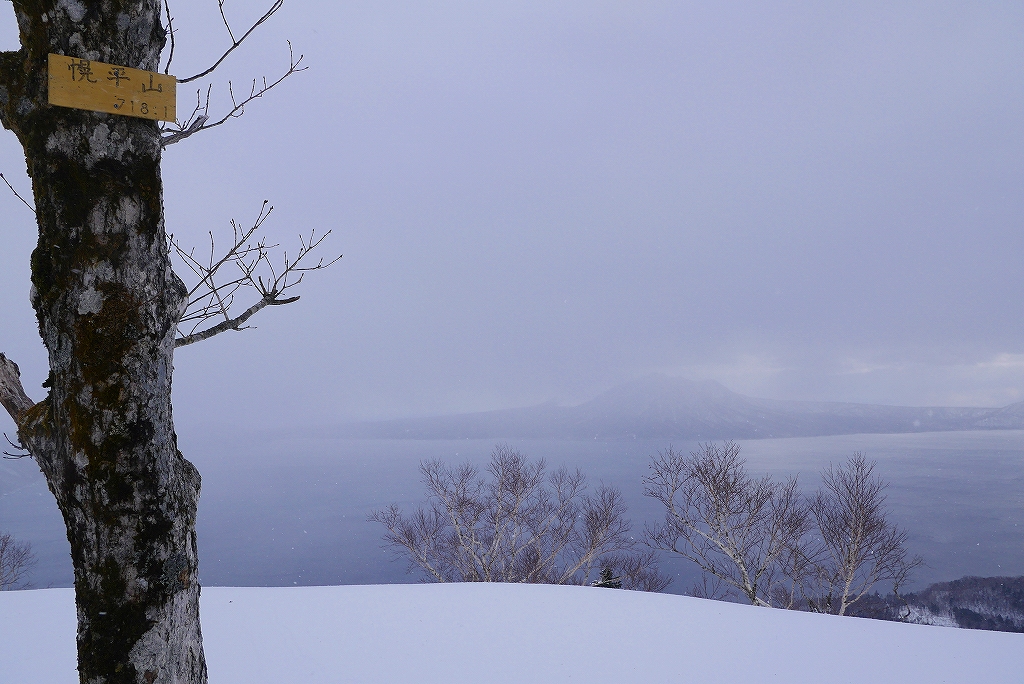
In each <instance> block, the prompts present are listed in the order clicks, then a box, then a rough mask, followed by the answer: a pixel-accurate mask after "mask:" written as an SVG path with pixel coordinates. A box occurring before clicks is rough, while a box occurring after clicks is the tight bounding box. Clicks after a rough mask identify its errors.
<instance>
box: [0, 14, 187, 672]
mask: <svg viewBox="0 0 1024 684" xmlns="http://www.w3.org/2000/svg"><path fill="white" fill-rule="evenodd" d="M160 10H161V3H160V2H159V0H14V11H15V13H16V15H17V20H18V27H19V30H20V37H21V46H22V47H21V49H20V50H19V51H17V52H7V53H3V54H2V55H0V121H2V123H3V125H4V127H5V128H7V129H9V130H11V131H13V132H14V133H15V134H16V135H17V136H18V139H19V140H20V141H21V144H22V145H23V147H24V150H25V159H26V161H27V165H28V173H29V175H30V176H31V178H32V187H33V194H34V198H35V206H36V217H37V221H38V226H39V242H38V245H37V247H36V249H35V250H34V251H33V253H32V291H31V298H32V306H33V308H34V309H35V311H36V316H37V320H38V323H39V332H40V334H41V336H42V338H43V342H44V344H45V345H46V349H47V351H48V353H49V362H50V371H51V372H50V379H49V381H48V383H47V384H48V385H49V388H50V390H49V396H48V397H47V398H46V399H45V400H44V401H42V402H40V403H38V404H35V405H32V403H31V401H30V400H28V398H27V396H25V394H24V391H22V390H21V388H20V383H17V373H16V367H14V368H12V366H13V364H11V363H10V362H8V361H7V360H6V359H3V366H4V369H6V370H7V375H8V376H11V375H12V374H13V377H14V382H15V383H16V384H17V385H18V387H17V388H16V390H17V391H15V390H12V389H10V388H9V387H8V385H10V384H11V383H10V382H7V383H6V384H5V383H0V385H3V387H4V388H5V392H4V399H5V401H4V405H5V406H6V407H7V408H8V410H9V411H10V412H11V414H12V416H13V417H14V418H15V421H16V423H17V425H18V428H19V432H18V434H19V437H20V439H21V440H22V443H23V444H24V445H25V447H26V448H27V449H28V450H29V451H30V452H31V453H32V456H33V457H34V458H35V459H36V461H37V462H38V464H39V467H40V469H41V470H42V471H43V473H44V475H45V476H46V481H47V483H48V485H49V488H50V490H51V491H52V492H53V494H54V496H55V497H56V499H57V504H58V506H59V507H60V510H61V512H62V513H63V516H64V521H65V523H66V524H67V532H68V539H69V540H70V542H71V555H72V560H73V563H74V570H75V596H76V603H77V608H78V662H79V676H80V680H81V682H83V683H85V682H88V683H89V684H98V683H115V682H117V683H121V682H131V683H138V684H156V683H161V682H176V683H178V684H186V683H187V684H192V683H200V682H205V681H206V664H205V659H204V656H203V648H202V636H201V633H200V628H199V584H198V582H197V557H196V538H195V514H196V504H197V501H198V497H199V474H198V472H197V471H196V469H195V468H194V467H193V466H192V464H190V463H189V462H188V461H186V460H185V458H184V457H183V456H182V455H181V453H180V452H179V451H178V449H177V446H176V438H175V434H174V426H173V423H172V420H171V370H172V354H173V350H174V337H175V332H176V325H177V322H178V320H179V318H180V317H181V313H182V309H183V306H184V305H185V303H186V301H185V299H186V296H185V295H186V292H185V288H184V286H183V285H182V283H181V281H180V280H179V279H178V277H177V276H176V275H175V274H174V273H173V272H172V271H171V265H170V261H169V257H168V246H167V240H166V238H165V233H164V221H163V198H162V186H161V178H160V149H161V148H160V138H159V133H158V130H157V126H156V123H155V122H153V121H148V120H144V119H136V118H130V117H124V116H114V115H108V114H101V113H94V112H87V111H81V110H75V109H66V108H61V107H53V106H50V105H48V104H47V81H46V65H47V54H48V53H50V52H53V53H57V54H63V55H69V56H72V57H76V58H83V59H90V60H97V61H101V62H106V63H110V64H117V65H122V66H128V67H134V68H138V69H147V70H150V71H155V70H157V69H158V63H159V57H160V52H161V49H162V48H163V45H164V40H165V37H166V35H165V30H164V28H163V27H162V25H161V22H160ZM0 358H2V357H0ZM7 380H10V377H7ZM19 392H20V395H19Z"/></svg>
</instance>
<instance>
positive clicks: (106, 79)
mask: <svg viewBox="0 0 1024 684" xmlns="http://www.w3.org/2000/svg"><path fill="white" fill-rule="evenodd" d="M48 66H49V73H48V81H49V88H50V92H49V99H50V104H52V105H58V106H60V107H71V108H73V109H88V110H89V111H93V112H106V113H107V114H121V115H123V116H137V117H140V118H142V119H154V120H156V121H174V120H175V111H174V103H175V92H176V87H177V85H178V79H176V78H175V77H174V76H168V75H166V74H159V73H156V72H154V71H143V70H141V69H129V68H128V67H123V66H115V65H113V64H104V63H103V62H95V61H92V60H88V59H78V58H77V57H65V56H64V55H54V54H51V55H50V59H49V65H48Z"/></svg>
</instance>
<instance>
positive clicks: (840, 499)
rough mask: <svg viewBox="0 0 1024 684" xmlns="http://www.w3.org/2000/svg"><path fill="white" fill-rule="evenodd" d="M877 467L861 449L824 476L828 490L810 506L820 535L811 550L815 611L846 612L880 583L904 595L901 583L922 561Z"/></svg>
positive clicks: (810, 597)
mask: <svg viewBox="0 0 1024 684" xmlns="http://www.w3.org/2000/svg"><path fill="white" fill-rule="evenodd" d="M874 469H875V464H874V463H873V462H871V461H869V460H868V459H867V458H865V457H864V455H863V454H862V453H859V452H858V453H855V454H854V455H853V456H852V457H851V458H850V459H849V460H848V461H847V463H846V465H844V466H842V465H841V466H838V467H832V466H830V467H829V469H828V470H827V471H825V473H824V475H823V476H822V489H821V490H820V491H818V493H817V494H816V495H815V497H814V499H813V500H812V502H811V506H810V510H811V515H812V517H813V519H814V522H815V527H816V531H817V534H818V539H817V540H816V541H815V542H814V543H815V545H816V547H812V550H811V551H810V553H809V554H808V556H809V558H810V559H811V562H810V564H809V567H808V571H809V572H810V573H811V576H810V579H811V580H812V585H811V587H812V588H811V590H810V592H809V595H808V597H807V601H808V607H809V608H810V609H811V610H813V611H816V612H823V613H834V614H836V615H845V614H846V612H847V610H848V609H849V608H850V606H852V605H853V604H855V603H856V602H857V601H858V600H859V599H860V598H861V597H863V596H864V595H865V594H867V593H868V592H869V591H870V590H871V589H872V588H873V587H874V586H875V585H877V584H878V583H880V582H890V583H892V584H893V586H894V590H895V591H896V593H897V596H898V595H899V593H898V592H899V587H900V585H902V584H903V583H905V582H906V579H907V576H908V574H909V573H910V572H911V571H912V570H913V569H914V568H916V567H918V566H919V565H921V563H922V559H921V558H920V557H919V556H913V557H911V556H910V554H909V552H908V551H907V548H906V542H907V533H906V532H905V531H903V530H902V529H900V528H899V527H898V526H896V525H895V524H893V523H892V522H890V521H889V519H888V516H887V510H886V506H885V490H886V488H887V487H888V485H887V484H886V483H885V482H884V481H883V480H882V479H881V478H880V477H878V476H877V475H875V474H874Z"/></svg>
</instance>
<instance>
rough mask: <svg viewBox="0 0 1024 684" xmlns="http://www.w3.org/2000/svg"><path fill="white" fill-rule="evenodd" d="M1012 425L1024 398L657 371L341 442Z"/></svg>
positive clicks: (366, 429) (375, 427)
mask: <svg viewBox="0 0 1024 684" xmlns="http://www.w3.org/2000/svg"><path fill="white" fill-rule="evenodd" d="M1007 429H1024V402H1021V403H1017V404H1011V405H1010V406H1006V407H1004V408H948V407H923V408H916V407H906V406H879V405H873V404H846V403H839V402H811V401H779V400H773V399H755V398H752V397H746V396H743V395H741V394H737V393H735V392H732V391H730V390H729V389H727V388H725V387H724V386H722V385H721V384H719V383H717V382H714V381H711V380H704V381H692V380H685V379H683V378H670V377H666V376H664V375H652V376H648V377H646V378H642V379H640V380H635V381H633V382H628V383H626V384H624V385H619V386H618V387H613V388H612V389H610V390H608V391H607V392H605V393H604V394H601V395H600V396H598V397H597V398H595V399H592V400H590V401H588V402H585V403H583V404H580V405H578V406H568V407H567V406H557V405H555V404H554V403H547V404H540V405H538V406H529V407H524V408H515V409H505V410H501V411H485V412H481V413H463V414H458V415H449V416H437V417H429V418H409V419H396V420H386V421H372V422H360V423H350V424H347V425H343V426H341V427H340V429H339V430H340V433H341V436H346V437H362V438H382V439H502V438H504V439H595V438H596V439H623V438H628V439H631V438H641V439H751V438H758V437H812V436H821V435H844V434H857V433H901V432H937V431H952V430H1007Z"/></svg>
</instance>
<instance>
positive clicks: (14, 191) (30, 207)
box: [0, 173, 36, 214]
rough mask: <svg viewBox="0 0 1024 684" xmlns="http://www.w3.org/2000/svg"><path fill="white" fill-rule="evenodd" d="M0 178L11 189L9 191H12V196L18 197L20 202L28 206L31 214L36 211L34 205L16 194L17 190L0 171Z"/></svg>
mask: <svg viewBox="0 0 1024 684" xmlns="http://www.w3.org/2000/svg"><path fill="white" fill-rule="evenodd" d="M0 180H3V182H4V183H6V184H7V187H9V188H10V189H11V192H13V193H14V196H15V197H17V198H18V199H20V200H21V203H22V204H24V205H25V206H26V207H28V210H29V211H31V212H32V213H33V214H34V213H36V210H35V207H33V206H32V205H31V204H29V203H28V202H26V201H25V198H24V197H22V196H21V195H19V194H18V191H17V190H15V189H14V186H13V185H11V183H10V181H8V180H7V178H6V177H4V174H2V173H0Z"/></svg>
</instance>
